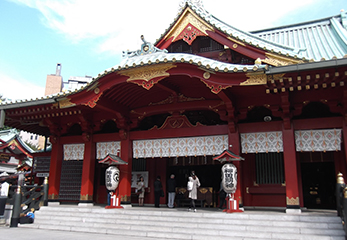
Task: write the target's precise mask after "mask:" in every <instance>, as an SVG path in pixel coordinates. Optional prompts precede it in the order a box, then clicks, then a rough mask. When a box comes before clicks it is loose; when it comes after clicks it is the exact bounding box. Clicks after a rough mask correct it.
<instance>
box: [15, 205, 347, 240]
mask: <svg viewBox="0 0 347 240" xmlns="http://www.w3.org/2000/svg"><path fill="white" fill-rule="evenodd" d="M19 226H20V227H31V228H42V229H51V230H62V231H77V232H91V233H100V234H117V235H121V236H138V237H151V238H159V239H226V238H229V237H232V238H233V239H236V240H237V239H243V240H246V239H250V240H251V239H257V240H260V239H305V240H306V239H315V240H328V239H329V240H332V239H333V240H340V239H341V240H342V239H345V233H344V231H343V228H342V224H341V220H340V219H339V218H338V217H336V216H335V215H331V214H330V215H327V216H325V215H314V214H298V215H288V214H284V213H274V212H260V213H259V212H250V213H247V212H244V213H233V214H226V213H223V212H217V211H206V210H204V211H203V210H201V211H198V212H196V213H194V212H188V211H183V210H182V209H174V210H168V209H164V208H163V209H160V210H158V209H151V208H147V209H142V208H131V209H104V208H100V207H88V208H87V207H86V208H83V207H69V206H57V207H42V208H41V209H40V211H38V212H36V218H35V222H34V224H27V225H19Z"/></svg>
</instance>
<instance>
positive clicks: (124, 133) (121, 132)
mask: <svg viewBox="0 0 347 240" xmlns="http://www.w3.org/2000/svg"><path fill="white" fill-rule="evenodd" d="M118 134H119V137H120V139H121V140H126V139H127V137H128V133H127V131H125V130H124V129H121V130H119V133H118Z"/></svg>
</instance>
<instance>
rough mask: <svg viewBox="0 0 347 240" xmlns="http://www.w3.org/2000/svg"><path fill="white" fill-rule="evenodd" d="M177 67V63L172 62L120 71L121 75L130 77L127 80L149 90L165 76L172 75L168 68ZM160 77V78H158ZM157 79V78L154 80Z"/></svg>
mask: <svg viewBox="0 0 347 240" xmlns="http://www.w3.org/2000/svg"><path fill="white" fill-rule="evenodd" d="M174 67H176V65H174V64H171V63H166V64H160V65H153V66H146V67H140V68H134V69H127V70H122V71H119V74H120V75H123V76H127V77H129V78H128V79H127V82H132V83H135V84H137V85H139V86H142V87H143V88H145V89H147V90H149V89H150V88H152V87H153V86H154V84H156V83H157V82H159V81H160V80H162V79H163V78H165V77H168V76H170V74H169V73H168V72H167V71H168V70H170V69H172V68H174ZM158 78H159V79H158ZM153 79H156V80H153Z"/></svg>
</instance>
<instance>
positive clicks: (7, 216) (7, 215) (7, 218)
mask: <svg viewBox="0 0 347 240" xmlns="http://www.w3.org/2000/svg"><path fill="white" fill-rule="evenodd" d="M12 208H13V205H5V213H4V217H5V225H6V226H10V223H11V217H12Z"/></svg>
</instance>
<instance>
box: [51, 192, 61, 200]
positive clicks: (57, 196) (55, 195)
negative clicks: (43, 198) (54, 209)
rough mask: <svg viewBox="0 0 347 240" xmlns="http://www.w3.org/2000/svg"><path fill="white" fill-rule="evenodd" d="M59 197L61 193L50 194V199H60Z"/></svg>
mask: <svg viewBox="0 0 347 240" xmlns="http://www.w3.org/2000/svg"><path fill="white" fill-rule="evenodd" d="M58 198H59V195H58V194H54V193H53V194H49V195H48V199H51V200H55V199H58Z"/></svg>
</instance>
